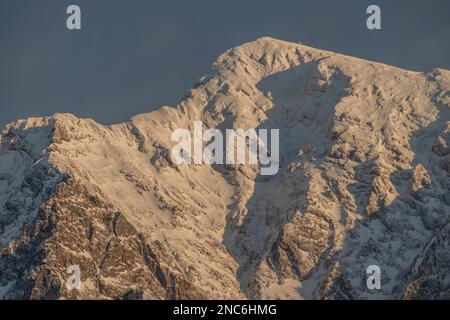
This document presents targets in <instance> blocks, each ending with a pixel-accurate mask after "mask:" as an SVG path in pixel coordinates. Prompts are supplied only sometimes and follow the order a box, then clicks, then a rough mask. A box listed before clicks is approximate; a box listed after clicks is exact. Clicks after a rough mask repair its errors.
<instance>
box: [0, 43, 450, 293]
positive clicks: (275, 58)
mask: <svg viewBox="0 0 450 320" xmlns="http://www.w3.org/2000/svg"><path fill="white" fill-rule="evenodd" d="M449 78H450V77H449V72H448V71H447V70H439V69H437V70H434V71H432V72H430V73H428V74H423V73H418V72H410V71H407V70H403V69H400V68H395V67H391V66H387V65H383V64H380V63H375V62H371V61H366V60H362V59H357V58H353V57H347V56H343V55H340V54H336V53H333V52H329V51H322V50H318V49H314V48H310V47H307V46H303V45H299V44H294V43H289V42H285V41H281V40H276V39H273V38H268V37H264V38H260V39H257V40H255V41H252V42H249V43H246V44H243V45H241V46H238V47H235V48H233V49H230V50H228V51H227V52H225V53H224V54H222V55H221V56H220V57H219V58H218V59H217V61H216V62H215V64H214V66H213V68H212V71H211V72H210V73H209V74H208V75H207V76H205V77H203V78H201V79H200V80H199V81H198V83H197V84H196V85H195V87H194V88H193V89H191V90H190V91H189V92H188V94H187V95H186V96H185V97H184V98H183V99H182V100H181V102H180V103H179V104H178V105H176V106H175V107H167V106H166V107H163V108H160V109H158V110H156V111H153V112H150V113H145V114H141V115H138V116H135V117H133V118H132V119H131V121H129V122H125V123H121V124H115V125H111V126H105V125H102V124H99V123H96V122H95V121H93V120H91V119H79V118H77V117H76V116H74V115H71V114H56V115H54V116H53V117H44V118H30V119H27V120H19V121H17V122H15V123H12V124H9V125H8V126H7V127H6V128H5V130H4V131H3V134H2V135H1V136H0V139H1V144H0V298H97V299H98V298H115V299H121V298H135V299H139V298H145V299H147V298H148V299H149V298H162V299H204V298H223V299H242V298H271V299H277V298H291V299H298V298H309V299H312V298H316V299H329V298H336V299H342V298H361V299H363V298H390V299H391V298H398V297H404V298H415V299H417V298H429V297H441V298H442V297H443V296H445V297H447V296H449V294H450V293H449V292H448V285H447V284H448V281H449V279H448V277H447V276H446V272H444V271H446V266H447V265H448V264H446V263H447V262H446V261H449V259H450V257H449V254H448V253H449V252H450V250H449V248H448V243H449V241H448V230H449V228H448V225H449V224H448V221H449V213H450V199H449V196H448V195H449V194H450V192H449V191H450V190H449V188H448V186H449V185H450V183H449V177H450V171H449V170H450V154H449V148H448V146H449V145H450V94H449V92H450V91H449V90H450V82H449ZM194 121H202V123H203V124H204V127H205V128H218V129H220V130H225V129H232V128H241V129H249V128H254V129H260V128H267V129H279V132H280V170H279V172H278V174H277V175H276V176H273V177H271V178H270V179H266V178H265V177H263V176H260V174H259V168H258V166H246V165H240V166H220V165H216V166H211V165H207V164H204V165H182V166H176V165H174V163H173V162H172V161H171V159H170V151H171V149H172V148H173V146H174V142H173V141H171V133H172V132H173V131H174V130H175V129H177V128H182V129H192V127H193V123H194ZM444 226H445V227H444ZM373 264H375V265H378V266H379V267H380V269H381V270H382V272H385V273H384V276H383V287H382V289H381V290H377V291H368V290H367V288H366V287H365V281H364V280H363V278H362V276H361V275H365V272H366V268H367V266H368V265H373ZM71 265H77V266H79V267H80V270H81V273H82V290H74V291H70V290H68V289H67V287H66V286H65V280H66V276H67V275H66V270H67V268H68V267H69V266H71ZM130 270H133V272H132V273H130ZM436 279H439V280H436ZM430 281H432V282H433V286H432V287H427V283H429V282H430Z"/></svg>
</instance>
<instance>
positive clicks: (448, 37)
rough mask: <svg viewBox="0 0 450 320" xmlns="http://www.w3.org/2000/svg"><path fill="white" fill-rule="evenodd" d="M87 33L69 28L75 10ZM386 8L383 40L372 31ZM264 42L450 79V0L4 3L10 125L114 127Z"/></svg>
mask: <svg viewBox="0 0 450 320" xmlns="http://www.w3.org/2000/svg"><path fill="white" fill-rule="evenodd" d="M69 4H78V5H79V6H80V7H81V9H82V28H83V29H82V30H81V31H68V30H67V29H66V23H65V21H66V18H67V15H66V13H65V12H66V8H67V6H68V5H69ZM370 4H378V5H379V6H380V7H381V9H382V30H381V31H369V30H368V29H367V28H366V26H365V21H366V18H367V15H366V14H365V11H366V8H367V6H368V5H370ZM261 36H272V37H275V38H279V39H283V40H288V41H293V42H303V43H304V44H306V45H310V46H314V47H317V48H321V49H328V50H332V51H337V52H340V53H344V54H349V55H353V56H357V57H362V58H365V59H370V60H376V61H381V62H385V63H388V64H392V65H396V66H400V67H404V68H408V69H413V70H420V71H427V70H430V69H432V68H434V67H441V68H446V69H450V1H448V0H429V1H425V0H423V1H414V0H394V1H393V0H389V1H366V0H357V1H356V0H342V1H339V0H328V1H325V0H305V1H302V0H292V1H288V0H277V1H275V0H272V1H266V0H227V1H220V2H219V1H215V0H179V1H170V0H164V1H156V0H71V1H66V0H39V1H37V0H0V75H1V78H0V127H3V126H4V125H5V124H6V123H7V122H10V121H13V120H16V119H18V118H24V117H29V116H43V115H50V114H52V113H55V112H71V113H74V114H76V115H78V116H82V117H91V118H94V119H96V120H97V121H100V122H102V123H112V122H119V121H126V120H128V119H129V118H130V117H131V116H132V115H134V114H137V113H141V112H146V111H150V110H153V109H155V108H157V107H159V106H160V105H173V104H175V103H176V102H177V101H178V100H179V99H180V98H181V97H182V96H183V95H184V93H185V92H186V90H188V89H189V88H191V87H192V85H193V83H194V82H195V80H196V79H197V78H199V77H200V76H201V75H202V74H204V73H205V72H207V71H208V70H209V68H210V65H211V64H212V62H213V61H214V60H215V59H216V58H217V56H218V55H219V54H220V53H222V52H223V51H225V50H226V49H228V48H230V47H233V46H236V45H239V44H241V43H244V42H247V41H251V40H254V39H256V38H258V37H261Z"/></svg>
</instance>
